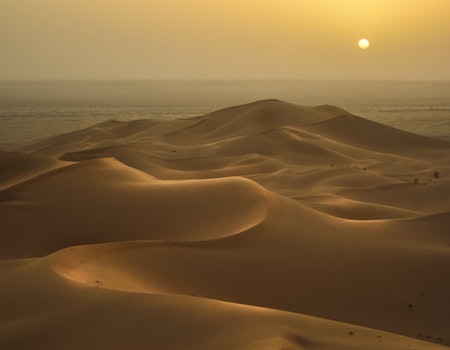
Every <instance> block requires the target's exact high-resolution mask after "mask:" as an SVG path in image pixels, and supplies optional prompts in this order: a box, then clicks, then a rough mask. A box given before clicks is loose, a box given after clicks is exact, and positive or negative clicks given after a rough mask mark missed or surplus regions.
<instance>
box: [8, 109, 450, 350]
mask: <svg viewBox="0 0 450 350" xmlns="http://www.w3.org/2000/svg"><path fill="white" fill-rule="evenodd" d="M0 169H1V172H0V223H1V224H0V225H1V227H0V229H1V233H0V258H1V259H2V260H0V348H1V349H161V350H164V349H193V350H194V349H195V350H202V349H208V350H209V349H224V350H225V349H227V350H228V349H242V350H244V349H245V350H250V349H263V350H265V349H346V350H347V349H445V348H448V346H449V345H450V142H447V141H442V140H437V139H432V138H427V137H424V136H419V135H414V134H411V133H407V132H404V131H400V130H396V129H393V128H390V127H387V126H384V125H381V124H377V123H374V122H371V121H368V120H366V119H363V118H361V117H357V116H354V115H351V114H350V113H348V112H346V111H344V110H342V109H339V108H337V107H333V106H318V107H301V106H296V105H292V104H289V103H285V102H281V101H277V100H267V101H260V102H255V103H251V104H248V105H243V106H236V107H232V108H228V109H224V110H220V111H217V112H214V113H211V114H208V115H205V116H200V117H197V118H193V119H178V120H171V121H154V120H153V121H151V120H137V121H133V122H117V121H108V122H104V123H101V124H98V125H94V126H92V127H90V128H88V129H84V130H80V131H76V132H73V133H70V134H66V135H61V136H57V137H53V138H49V139H45V140H41V141H39V142H35V143H32V144H29V145H26V146H23V147H21V148H20V149H15V150H14V151H11V150H9V151H3V152H0Z"/></svg>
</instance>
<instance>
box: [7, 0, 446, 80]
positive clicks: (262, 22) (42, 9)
mask: <svg viewBox="0 0 450 350" xmlns="http://www.w3.org/2000/svg"><path fill="white" fill-rule="evenodd" d="M449 15H450V1H447V0H428V1H425V0H415V1H411V0H408V1H407V0H396V1H392V0H367V1H359V0H329V1H322V2H318V1H312V0H282V1H273V0H240V1H237V0H227V1H225V0H211V1H208V2H205V1H202V0H191V1H189V2H187V1H184V0H165V1H162V0H154V1H152V2H151V3H148V2H145V1H143V0H130V1H128V2H127V3H116V2H115V3H111V2H109V1H106V0H90V1H87V0H81V1H77V2H69V1H54V0H20V1H18V0H3V1H2V5H1V12H0V40H1V42H2V55H0V80H6V81H10V80H25V81H29V80H95V81H98V80H358V81H360V80H362V81H367V80H376V81H379V80H382V81H384V80H394V81H404V80H405V81H442V80H443V81H447V80H450V67H449V65H448V61H449V58H450V45H448V37H449V34H450V22H449V21H448V17H449ZM361 38H367V39H368V40H369V41H370V46H369V48H368V49H366V50H363V49H360V48H359V47H358V45H357V43H358V41H359V39H361Z"/></svg>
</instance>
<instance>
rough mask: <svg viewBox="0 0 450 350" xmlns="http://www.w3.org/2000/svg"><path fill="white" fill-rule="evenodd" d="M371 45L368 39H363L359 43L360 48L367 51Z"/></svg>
mask: <svg viewBox="0 0 450 350" xmlns="http://www.w3.org/2000/svg"><path fill="white" fill-rule="evenodd" d="M369 45H370V43H369V40H367V39H361V40H360V41H358V46H359V48H360V49H363V50H365V49H367V48H368V47H369Z"/></svg>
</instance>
